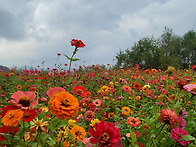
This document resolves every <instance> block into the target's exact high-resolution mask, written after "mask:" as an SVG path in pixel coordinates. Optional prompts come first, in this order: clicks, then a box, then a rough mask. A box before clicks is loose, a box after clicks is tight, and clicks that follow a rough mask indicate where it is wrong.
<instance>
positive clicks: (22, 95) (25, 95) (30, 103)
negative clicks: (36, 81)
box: [9, 91, 37, 109]
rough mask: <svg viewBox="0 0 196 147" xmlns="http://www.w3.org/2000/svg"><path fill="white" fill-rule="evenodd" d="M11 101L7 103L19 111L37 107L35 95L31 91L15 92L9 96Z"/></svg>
mask: <svg viewBox="0 0 196 147" xmlns="http://www.w3.org/2000/svg"><path fill="white" fill-rule="evenodd" d="M11 98H12V99H13V100H10V101H9V103H12V104H14V105H16V106H18V107H21V109H28V108H32V107H35V106H37V101H36V99H35V98H36V95H35V93H33V92H31V91H27V92H23V91H17V92H14V93H13V94H12V96H11Z"/></svg>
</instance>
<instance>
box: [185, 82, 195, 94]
mask: <svg viewBox="0 0 196 147" xmlns="http://www.w3.org/2000/svg"><path fill="white" fill-rule="evenodd" d="M183 88H184V89H186V91H187V92H190V93H192V94H196V84H187V85H184V86H183Z"/></svg>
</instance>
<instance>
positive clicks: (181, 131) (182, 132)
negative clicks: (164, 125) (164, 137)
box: [170, 128, 189, 146]
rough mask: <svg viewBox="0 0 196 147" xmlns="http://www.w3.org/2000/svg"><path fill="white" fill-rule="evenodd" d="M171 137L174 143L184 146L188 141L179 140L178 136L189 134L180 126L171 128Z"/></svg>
mask: <svg viewBox="0 0 196 147" xmlns="http://www.w3.org/2000/svg"><path fill="white" fill-rule="evenodd" d="M170 135H171V137H172V138H173V139H174V141H175V142H176V143H179V144H180V145H182V146H186V144H189V141H184V140H180V138H181V137H182V136H184V135H189V134H188V133H187V132H186V131H185V130H184V129H182V128H175V129H172V130H171V133H170Z"/></svg>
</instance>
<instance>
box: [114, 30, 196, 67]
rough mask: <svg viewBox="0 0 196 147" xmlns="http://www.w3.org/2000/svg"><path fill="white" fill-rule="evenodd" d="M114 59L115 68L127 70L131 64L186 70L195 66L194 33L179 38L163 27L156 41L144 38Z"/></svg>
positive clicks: (190, 32) (195, 47) (195, 33)
mask: <svg viewBox="0 0 196 147" xmlns="http://www.w3.org/2000/svg"><path fill="white" fill-rule="evenodd" d="M116 59H117V63H116V65H115V66H116V68H128V67H130V65H131V64H139V65H140V67H141V68H145V69H147V68H161V69H166V68H167V67H168V66H173V67H175V68H188V67H189V65H194V64H196V32H194V31H193V30H192V31H189V32H187V33H186V34H185V35H184V36H182V37H180V36H177V35H175V34H174V33H173V31H172V30H171V29H169V28H167V27H165V30H164V32H163V34H162V35H161V36H160V37H159V38H158V39H154V38H152V37H151V38H150V37H144V38H142V39H140V40H139V41H137V42H136V43H134V45H133V46H132V48H131V49H130V50H129V49H126V50H125V51H124V52H123V51H121V50H120V52H119V53H117V55H116ZM130 63H131V64H130Z"/></svg>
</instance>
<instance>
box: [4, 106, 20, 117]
mask: <svg viewBox="0 0 196 147" xmlns="http://www.w3.org/2000/svg"><path fill="white" fill-rule="evenodd" d="M16 109H18V107H17V106H15V105H7V106H5V107H3V108H2V111H3V112H2V116H1V117H4V116H5V114H6V113H7V112H8V111H9V110H16Z"/></svg>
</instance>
